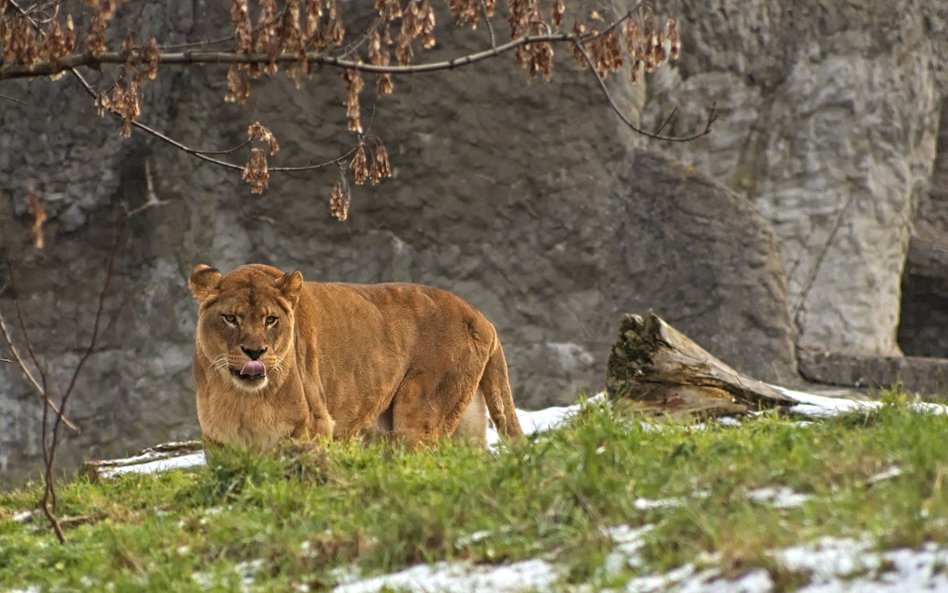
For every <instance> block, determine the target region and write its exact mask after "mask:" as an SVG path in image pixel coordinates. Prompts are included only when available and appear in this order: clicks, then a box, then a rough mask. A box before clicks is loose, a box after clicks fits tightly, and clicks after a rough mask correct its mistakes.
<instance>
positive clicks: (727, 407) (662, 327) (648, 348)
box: [606, 311, 796, 417]
mask: <svg viewBox="0 0 948 593" xmlns="http://www.w3.org/2000/svg"><path fill="white" fill-rule="evenodd" d="M606 394H607V396H608V398H609V400H610V401H613V402H615V403H616V404H618V405H620V406H622V407H625V408H630V409H632V410H635V411H637V412H642V413H646V414H654V415H671V416H682V415H698V416H705V417H707V416H726V415H734V414H743V413H747V412H752V411H757V410H759V409H761V408H769V407H774V406H789V405H793V404H795V403H796V402H795V401H794V400H792V399H790V398H789V397H787V396H785V395H783V394H782V393H780V392H779V391H777V390H776V389H774V388H772V387H770V386H769V385H766V384H764V383H762V382H760V381H758V380H757V379H752V378H750V377H747V376H746V375H742V374H741V373H739V372H737V371H736V370H734V369H733V368H731V367H729V366H728V365H726V364H724V363H723V362H722V361H720V360H718V359H717V358H715V357H714V356H713V355H711V354H710V353H709V352H708V351H707V350H705V349H704V348H702V347H701V346H699V345H697V344H696V343H694V342H693V341H692V340H691V339H689V338H688V336H686V335H684V334H683V333H681V332H679V331H678V330H676V329H675V328H674V327H672V326H670V325H669V324H668V323H666V322H665V321H664V320H662V319H661V318H659V317H658V316H657V315H655V313H653V312H651V311H649V313H648V315H646V316H645V317H644V318H643V317H641V316H639V315H626V316H625V318H624V319H623V320H622V323H621V325H620V327H619V338H618V340H617V341H616V344H615V346H613V348H612V352H610V354H609V362H608V363H607V372H606Z"/></svg>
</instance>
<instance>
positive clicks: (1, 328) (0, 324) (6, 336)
mask: <svg viewBox="0 0 948 593" xmlns="http://www.w3.org/2000/svg"><path fill="white" fill-rule="evenodd" d="M0 334H2V335H3V341H4V342H5V343H6V345H7V348H8V349H9V350H10V354H12V355H13V358H14V359H16V363H17V366H18V367H20V371H21V372H22V373H23V376H24V377H26V379H27V380H28V381H29V383H30V385H32V387H33V389H34V391H36V393H37V394H39V396H40V397H41V398H43V400H44V401H45V402H46V405H47V406H49V408H50V409H52V410H53V412H54V413H55V414H56V415H61V414H60V411H59V408H58V407H57V406H56V404H55V403H53V401H52V400H51V399H49V396H48V395H47V394H46V390H45V389H44V388H43V387H42V386H41V385H40V383H39V381H37V380H36V377H34V376H33V373H32V372H31V371H30V369H29V367H28V366H27V365H26V363H25V362H24V361H23V357H22V356H20V352H19V350H17V348H16V346H14V345H13V339H12V338H11V336H10V331H9V330H8V329H7V324H6V322H5V320H4V318H3V313H2V312H0ZM7 362H10V361H9V360H8V361H7ZM63 423H64V424H65V425H66V426H68V427H69V428H70V429H72V430H73V431H75V432H79V427H78V426H76V425H75V424H73V422H72V421H71V420H69V419H68V418H66V417H63Z"/></svg>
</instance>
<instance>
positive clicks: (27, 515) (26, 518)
mask: <svg viewBox="0 0 948 593" xmlns="http://www.w3.org/2000/svg"><path fill="white" fill-rule="evenodd" d="M32 520H33V511H30V510H23V511H16V512H14V513H13V522H14V523H29V522H30V521H32Z"/></svg>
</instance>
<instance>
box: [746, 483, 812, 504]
mask: <svg viewBox="0 0 948 593" xmlns="http://www.w3.org/2000/svg"><path fill="white" fill-rule="evenodd" d="M747 497H748V498H750V499H751V500H753V501H754V502H757V503H760V504H766V505H769V506H772V507H774V508H777V509H790V508H794V507H798V506H801V505H803V503H805V502H806V501H808V500H810V495H809V494H801V493H799V492H794V491H793V490H792V489H790V488H787V487H786V486H767V487H764V488H757V489H756V490H751V491H750V492H748V493H747Z"/></svg>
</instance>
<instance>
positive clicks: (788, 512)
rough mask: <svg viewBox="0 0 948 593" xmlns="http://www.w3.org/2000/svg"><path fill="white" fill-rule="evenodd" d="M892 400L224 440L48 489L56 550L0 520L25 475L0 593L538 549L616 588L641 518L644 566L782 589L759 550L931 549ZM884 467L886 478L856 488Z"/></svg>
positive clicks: (936, 523)
mask: <svg viewBox="0 0 948 593" xmlns="http://www.w3.org/2000/svg"><path fill="white" fill-rule="evenodd" d="M897 399H898V398H890V403H889V404H888V405H886V406H884V407H883V408H882V409H881V411H879V412H877V413H873V414H871V415H865V414H859V415H850V416H846V417H842V418H837V419H832V420H825V421H818V422H816V423H814V424H811V425H809V426H799V425H795V424H792V423H789V422H788V421H786V420H784V419H781V418H779V417H777V416H776V415H765V416H762V417H759V418H757V419H755V420H752V421H747V422H745V424H744V425H743V426H740V427H736V428H724V427H718V426H716V425H711V427H710V428H707V429H703V430H695V429H693V428H692V427H688V426H681V425H667V426H663V427H662V429H661V430H655V429H654V428H652V427H648V426H644V427H643V425H642V423H641V422H640V421H639V420H635V419H628V418H622V417H618V416H617V415H616V414H615V413H613V412H612V411H611V410H610V409H609V408H607V407H602V406H591V407H589V408H587V409H586V410H585V411H584V412H583V413H582V414H581V415H580V416H579V417H578V418H577V419H576V420H575V421H574V422H573V423H572V424H571V425H570V426H569V427H567V428H565V429H562V430H559V431H554V432H552V433H548V434H546V435H542V436H539V437H537V438H534V439H532V440H531V441H530V442H528V443H526V444H524V445H523V446H518V447H514V448H510V449H505V450H504V451H502V452H501V453H500V454H499V455H491V454H488V453H486V452H484V451H480V450H476V449H472V448H468V447H465V446H460V445H456V444H453V443H448V442H446V443H444V444H442V445H440V446H438V447H436V448H432V449H425V450H415V451H407V450H404V449H400V448H394V447H391V446H386V445H382V444H379V445H372V446H362V445H359V444H354V443H353V444H338V443H337V444H333V445H332V446H331V447H329V449H328V450H325V451H313V450H305V449H302V448H300V447H288V448H286V449H284V450H283V451H281V452H278V453H276V454H270V455H252V454H248V453H242V452H237V451H224V452H219V453H217V454H216V455H215V456H214V457H213V458H212V464H211V467H209V468H201V469H198V470H192V471H186V472H182V471H173V472H168V473H164V474H158V475H147V476H136V475H130V476H125V477H121V478H118V479H114V480H108V481H103V482H99V483H90V482H89V481H87V480H85V479H76V480H74V481H72V482H69V483H63V484H62V485H61V486H60V488H59V491H58V495H59V512H60V514H61V515H64V516H67V517H84V518H87V519H88V520H87V521H85V522H83V521H81V520H80V521H78V522H77V523H76V525H75V526H72V527H70V528H69V529H68V530H67V532H66V536H67V538H68V542H67V544H66V545H59V544H57V543H56V541H55V539H54V538H53V537H52V535H51V533H50V532H49V531H48V528H47V527H46V524H45V522H44V520H43V519H42V517H41V516H40V515H39V514H38V513H37V514H34V519H33V521H32V522H29V523H17V522H14V521H13V520H12V519H11V517H12V515H13V513H14V512H15V511H17V510H22V509H27V508H33V507H35V504H36V501H37V500H38V498H39V493H40V491H41V490H40V488H39V486H38V485H35V484H34V485H30V486H28V487H26V488H24V489H21V490H18V491H14V492H9V493H5V494H0V592H2V591H5V590H7V589H11V588H18V587H26V586H28V585H36V586H39V587H41V588H42V589H43V590H44V591H46V590H54V591H55V590H69V591H72V590H93V591H103V590H109V591H111V590H114V591H157V592H161V593H168V592H169V591H188V590H212V591H232V590H235V588H239V587H240V585H241V574H243V575H244V576H245V577H247V578H248V579H251V578H252V582H253V584H254V586H255V587H256V588H257V589H258V590H292V588H293V587H294V586H299V585H301V584H306V585H309V586H310V588H311V589H312V590H319V589H321V588H326V587H331V586H332V585H333V584H334V583H335V582H336V580H337V576H336V575H337V574H338V573H336V572H333V569H335V568H338V567H347V566H351V565H355V566H357V567H358V568H359V569H360V570H361V571H363V572H364V573H377V572H387V571H392V570H396V569H399V568H401V567H404V566H407V565H410V564H413V563H417V562H431V561H436V560H443V559H469V560H472V561H475V562H483V563H501V562H505V561H510V560H515V559H523V558H532V557H537V556H542V557H544V558H548V559H551V560H552V561H554V562H556V563H557V564H559V565H561V566H564V567H565V568H566V571H565V572H564V574H565V577H564V579H565V580H566V581H567V582H590V583H592V584H593V585H594V586H596V585H598V586H605V585H616V584H621V583H622V581H623V579H627V578H629V577H630V576H632V574H633V573H632V572H631V571H626V572H625V573H622V574H618V575H616V574H606V573H605V572H604V571H603V570H602V568H601V567H602V564H603V560H604V558H605V557H606V555H607V554H608V553H609V552H610V550H611V549H612V544H611V542H610V540H609V538H608V537H607V536H605V535H604V534H603V528H607V527H610V526H615V525H619V524H627V525H631V526H638V525H645V524H651V525H654V527H655V528H654V529H653V530H652V531H651V532H649V534H648V535H647V537H646V540H647V543H646V545H645V547H644V549H643V551H642V554H643V557H644V559H645V561H646V566H645V567H644V568H643V569H642V572H649V571H654V570H663V569H667V568H670V567H674V566H678V565H681V564H683V563H686V562H692V561H694V560H695V559H696V558H699V557H701V553H702V552H708V553H715V554H716V556H715V560H714V561H715V562H717V563H718V564H719V565H720V566H721V567H723V571H724V573H725V574H731V575H739V574H742V573H743V572H746V571H747V570H748V569H749V568H751V567H755V566H759V567H762V568H765V569H767V570H769V571H770V573H771V576H772V577H773V578H774V580H775V582H778V583H782V584H786V585H787V586H788V588H790V589H791V590H792V589H793V588H795V587H797V586H799V585H800V584H803V583H805V582H806V575H799V574H796V573H792V572H788V571H786V570H784V569H783V568H782V567H780V566H779V565H776V564H775V562H774V561H773V559H772V557H771V556H770V555H769V554H768V553H767V551H768V550H774V549H779V548H781V547H785V546H789V545H792V544H796V543H800V542H806V541H809V540H812V539H816V538H818V537H821V536H824V535H836V536H853V537H861V536H868V537H869V538H870V539H871V540H872V541H875V542H876V543H877V545H878V546H879V547H880V548H889V547H897V546H910V547H914V546H919V545H921V544H923V543H925V542H938V543H941V544H948V520H946V517H948V483H946V482H948V477H946V476H948V445H946V443H948V416H944V415H943V416H932V415H924V414H916V413H913V412H911V411H909V410H908V409H907V408H906V407H905V405H904V404H903V403H900V402H899V401H897ZM892 467H898V468H900V469H901V470H902V473H901V474H900V475H898V476H896V477H893V478H891V479H886V480H882V481H878V482H872V481H871V478H872V477H873V476H875V475H877V474H879V473H880V472H882V471H883V470H886V469H889V468H892ZM781 485H782V486H786V487H789V488H791V489H793V490H794V491H796V492H798V493H803V494H808V495H810V498H809V499H808V500H807V502H805V503H804V504H803V505H801V506H799V507H793V508H788V509H777V508H774V507H773V506H770V505H767V504H761V503H758V502H754V501H752V500H750V499H749V498H748V496H747V492H748V491H749V490H753V489H755V488H758V487H764V486H781ZM671 497H682V498H684V499H685V504H682V505H678V506H666V507H661V508H650V509H645V510H637V507H636V499H640V498H645V499H662V498H671ZM478 533H480V534H481V535H486V536H485V537H474V538H472V537H470V536H471V535H472V534H478ZM195 573H197V574H196V576H195ZM248 582H249V581H248Z"/></svg>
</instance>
